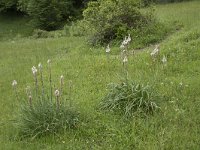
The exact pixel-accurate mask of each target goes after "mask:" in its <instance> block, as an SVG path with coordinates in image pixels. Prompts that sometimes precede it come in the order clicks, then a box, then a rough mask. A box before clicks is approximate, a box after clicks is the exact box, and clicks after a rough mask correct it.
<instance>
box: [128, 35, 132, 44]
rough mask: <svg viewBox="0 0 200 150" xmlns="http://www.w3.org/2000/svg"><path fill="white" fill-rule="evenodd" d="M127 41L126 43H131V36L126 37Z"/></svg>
mask: <svg viewBox="0 0 200 150" xmlns="http://www.w3.org/2000/svg"><path fill="white" fill-rule="evenodd" d="M127 41H128V43H129V42H131V35H130V34H129V35H128V38H127Z"/></svg>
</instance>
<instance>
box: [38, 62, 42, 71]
mask: <svg viewBox="0 0 200 150" xmlns="http://www.w3.org/2000/svg"><path fill="white" fill-rule="evenodd" d="M38 68H39V70H40V71H41V70H42V64H41V63H39V64H38Z"/></svg>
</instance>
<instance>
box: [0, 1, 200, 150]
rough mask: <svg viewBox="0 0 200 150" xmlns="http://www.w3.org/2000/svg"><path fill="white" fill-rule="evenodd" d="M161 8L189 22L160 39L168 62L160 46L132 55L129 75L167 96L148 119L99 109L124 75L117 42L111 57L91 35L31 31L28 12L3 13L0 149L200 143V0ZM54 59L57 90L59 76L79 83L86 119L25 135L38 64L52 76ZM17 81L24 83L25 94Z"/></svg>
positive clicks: (165, 17)
mask: <svg viewBox="0 0 200 150" xmlns="http://www.w3.org/2000/svg"><path fill="white" fill-rule="evenodd" d="M155 9H156V16H157V17H158V18H159V20H161V21H163V22H173V21H178V22H179V23H180V24H181V25H182V28H181V29H179V30H177V31H176V32H174V33H173V34H170V35H169V36H168V37H166V39H165V40H163V41H162V42H160V43H159V44H160V50H161V51H160V57H161V59H162V56H163V55H165V56H166V57H167V66H163V64H162V62H161V60H158V61H157V62H155V63H152V60H151V57H150V52H151V51H152V50H153V48H154V47H153V46H150V47H147V48H145V49H144V50H141V51H137V52H136V54H135V55H130V56H129V58H128V68H127V69H128V77H129V79H131V80H134V81H136V82H139V83H144V84H149V85H152V86H153V88H154V89H155V90H156V91H157V92H158V94H159V95H160V96H159V98H158V99H157V100H156V102H157V103H158V105H159V106H160V108H161V111H159V112H157V113H155V114H154V115H152V116H149V117H148V118H140V117H134V118H132V119H123V118H121V117H120V116H119V115H116V114H114V113H107V112H106V113H105V112H103V111H100V110H98V105H99V103H100V102H101V100H102V98H103V97H104V96H105V94H106V93H107V90H106V87H107V85H108V84H109V83H111V82H115V83H117V82H119V81H120V80H121V77H122V76H123V72H122V70H123V66H122V62H121V60H120V59H119V53H120V49H119V48H118V47H116V46H112V45H111V55H110V57H109V60H108V59H107V57H106V54H105V48H104V47H97V48H96V47H90V46H88V45H87V44H86V38H85V37H72V36H69V37H55V38H39V39H35V38H31V37H27V36H26V35H29V33H30V31H32V27H31V26H29V25H28V24H27V22H28V21H27V20H26V18H25V19H24V18H22V19H16V18H15V19H12V18H8V17H5V16H1V15H0V103H1V104H0V110H1V111H0V149H2V150H3V149H5V150H11V149H28V150H29V149H30V150H35V149H45V150H46V149H47V150H48V149H70V150H71V149H75V150H76V149H102V150H105V149H109V150H110V149H113V150H118V149H119V150H124V149H145V150H155V149H177V150H180V149H191V150H198V149H200V142H199V141H200V135H199V134H200V109H199V108H200V88H199V83H200V67H199V65H200V13H199V10H200V1H193V2H184V3H175V4H165V5H156V6H155ZM132 42H134V39H133V40H132ZM48 59H51V61H52V80H53V83H54V89H55V88H56V87H58V86H59V78H60V75H64V80H65V83H66V84H65V85H66V88H65V89H64V92H65V93H67V92H68V86H67V83H68V81H70V80H71V81H72V82H73V89H72V93H71V94H72V100H73V101H72V102H73V105H74V106H75V107H76V108H77V109H78V110H79V112H80V114H81V115H80V116H81V123H80V125H79V127H78V128H77V129H75V130H69V131H65V133H60V134H57V135H52V136H45V137H41V138H35V139H23V140H19V139H18V137H17V130H16V128H15V124H14V122H15V121H14V120H15V119H16V118H17V117H18V113H19V108H20V104H21V103H23V102H24V99H26V94H25V88H26V86H27V85H29V86H34V80H33V75H32V72H31V68H32V66H37V65H38V64H39V63H40V62H41V63H42V64H43V67H44V77H45V78H47V76H48V72H47V70H48V69H47V60H48ZM13 80H17V82H18V85H17V91H18V93H19V95H18V98H16V96H15V94H14V93H13V90H12V86H11V84H12V81H13ZM44 84H47V81H46V80H45V81H44ZM21 98H24V99H21ZM33 102H34V100H33Z"/></svg>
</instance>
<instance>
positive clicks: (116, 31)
mask: <svg viewBox="0 0 200 150" xmlns="http://www.w3.org/2000/svg"><path fill="white" fill-rule="evenodd" d="M139 7H140V1H137V0H116V1H113V0H98V1H96V2H90V3H89V4H88V7H87V9H85V10H84V11H83V17H84V19H83V21H82V22H81V23H80V24H81V25H82V24H84V26H85V28H87V30H88V31H89V32H90V35H91V36H90V42H91V43H92V44H99V43H100V44H102V43H109V42H110V41H112V40H113V39H122V38H123V37H124V36H125V35H127V33H130V31H131V30H133V29H139V28H142V27H143V26H146V25H148V24H149V23H151V22H152V21H153V15H152V11H145V12H142V11H141V10H140V8H139Z"/></svg>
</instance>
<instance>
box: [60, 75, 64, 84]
mask: <svg viewBox="0 0 200 150" xmlns="http://www.w3.org/2000/svg"><path fill="white" fill-rule="evenodd" d="M63 82H64V76H63V75H61V76H60V84H61V85H62V84H63Z"/></svg>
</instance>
